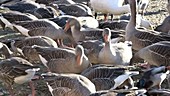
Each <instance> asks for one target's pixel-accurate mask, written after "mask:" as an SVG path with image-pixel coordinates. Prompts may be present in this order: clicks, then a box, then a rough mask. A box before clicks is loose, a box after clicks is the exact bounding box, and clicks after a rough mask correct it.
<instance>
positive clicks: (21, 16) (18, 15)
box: [0, 11, 38, 29]
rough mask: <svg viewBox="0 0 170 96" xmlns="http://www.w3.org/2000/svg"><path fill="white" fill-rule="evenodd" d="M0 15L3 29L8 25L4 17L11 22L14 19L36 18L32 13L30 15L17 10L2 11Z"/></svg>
mask: <svg viewBox="0 0 170 96" xmlns="http://www.w3.org/2000/svg"><path fill="white" fill-rule="evenodd" d="M0 15H1V17H0V20H1V21H0V22H1V23H0V24H1V26H2V27H3V29H5V27H10V26H7V25H8V24H7V21H6V20H5V19H7V20H8V21H9V22H11V23H12V22H15V21H26V20H38V18H37V17H35V16H34V15H31V14H28V13H27V14H24V13H20V12H17V11H9V12H4V13H1V14H0ZM4 18H5V19H4Z"/></svg>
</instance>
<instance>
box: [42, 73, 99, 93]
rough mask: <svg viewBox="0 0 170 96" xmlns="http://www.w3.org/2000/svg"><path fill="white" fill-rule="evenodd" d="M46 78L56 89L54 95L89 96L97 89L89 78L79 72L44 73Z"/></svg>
mask: <svg viewBox="0 0 170 96" xmlns="http://www.w3.org/2000/svg"><path fill="white" fill-rule="evenodd" d="M44 80H45V81H46V82H47V84H48V86H50V87H51V88H52V89H54V90H53V92H51V93H52V94H53V96H63V95H64V96H89V94H91V93H94V92H95V91H96V90H95V86H94V84H93V83H92V82H91V81H90V80H89V79H87V78H86V77H84V76H81V75H77V74H56V75H55V76H45V75H44Z"/></svg>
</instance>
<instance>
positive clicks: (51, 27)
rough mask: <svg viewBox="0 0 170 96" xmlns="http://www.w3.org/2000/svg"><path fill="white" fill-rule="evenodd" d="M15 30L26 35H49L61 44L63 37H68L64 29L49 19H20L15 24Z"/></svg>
mask: <svg viewBox="0 0 170 96" xmlns="http://www.w3.org/2000/svg"><path fill="white" fill-rule="evenodd" d="M14 30H16V31H18V32H20V33H22V34H23V35H25V36H47V37H50V38H52V39H53V40H55V41H57V43H59V45H62V44H61V41H59V40H61V39H64V38H67V34H65V32H64V30H63V29H62V28H61V27H59V26H58V25H57V24H55V23H54V22H53V21H50V20H47V19H41V20H34V21H18V22H15V24H14Z"/></svg>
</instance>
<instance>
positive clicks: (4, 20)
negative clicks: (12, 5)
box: [0, 16, 13, 29]
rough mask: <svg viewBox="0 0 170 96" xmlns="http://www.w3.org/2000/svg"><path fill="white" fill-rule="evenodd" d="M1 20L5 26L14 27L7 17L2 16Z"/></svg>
mask: <svg viewBox="0 0 170 96" xmlns="http://www.w3.org/2000/svg"><path fill="white" fill-rule="evenodd" d="M0 20H1V21H2V22H3V23H4V24H5V27H9V28H11V29H13V25H12V24H11V23H10V22H9V21H8V20H7V19H5V18H4V17H2V16H0Z"/></svg>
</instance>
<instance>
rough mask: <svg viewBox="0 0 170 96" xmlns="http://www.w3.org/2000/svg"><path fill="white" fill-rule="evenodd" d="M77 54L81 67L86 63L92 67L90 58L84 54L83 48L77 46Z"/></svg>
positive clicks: (77, 60)
mask: <svg viewBox="0 0 170 96" xmlns="http://www.w3.org/2000/svg"><path fill="white" fill-rule="evenodd" d="M75 54H76V62H77V64H78V65H79V66H81V65H82V64H83V63H84V61H85V62H87V63H88V64H89V65H88V66H90V65H91V64H90V62H89V60H88V58H87V57H86V56H85V54H84V48H83V46H81V45H77V46H76V48H75Z"/></svg>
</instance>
